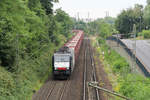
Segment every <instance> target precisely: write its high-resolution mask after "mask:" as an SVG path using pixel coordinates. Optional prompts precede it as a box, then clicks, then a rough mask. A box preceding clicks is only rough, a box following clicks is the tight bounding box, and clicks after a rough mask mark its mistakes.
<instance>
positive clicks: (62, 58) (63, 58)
mask: <svg viewBox="0 0 150 100" xmlns="http://www.w3.org/2000/svg"><path fill="white" fill-rule="evenodd" d="M69 58H70V57H69V56H68V55H59V56H58V55H56V56H55V57H54V59H55V62H69Z"/></svg>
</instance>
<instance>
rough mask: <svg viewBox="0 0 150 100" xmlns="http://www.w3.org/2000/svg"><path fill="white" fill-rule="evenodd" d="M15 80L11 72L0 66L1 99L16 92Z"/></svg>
mask: <svg viewBox="0 0 150 100" xmlns="http://www.w3.org/2000/svg"><path fill="white" fill-rule="evenodd" d="M14 88H15V82H14V79H13V77H12V74H11V73H10V72H7V71H6V70H5V69H4V68H2V67H1V66H0V100H3V99H2V98H4V97H9V96H12V95H13V94H14Z"/></svg>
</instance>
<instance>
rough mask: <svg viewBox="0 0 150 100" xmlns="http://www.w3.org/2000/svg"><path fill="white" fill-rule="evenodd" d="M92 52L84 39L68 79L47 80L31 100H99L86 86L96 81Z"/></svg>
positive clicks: (93, 91) (87, 41) (91, 89)
mask: <svg viewBox="0 0 150 100" xmlns="http://www.w3.org/2000/svg"><path fill="white" fill-rule="evenodd" d="M92 52H93V51H92V49H91V46H90V40H89V39H84V42H83V45H82V49H81V52H80V56H79V60H78V61H77V63H76V64H77V65H76V67H75V70H74V72H73V73H72V75H71V76H70V78H69V79H68V80H53V79H52V78H49V80H48V81H47V82H46V83H45V85H44V86H43V87H42V88H41V89H40V90H39V91H38V92H37V93H36V94H35V96H33V99H32V100H100V99H99V96H98V92H96V91H97V90H95V89H93V88H90V87H88V84H87V82H89V81H96V74H95V75H94V73H95V68H94V67H95V64H94V59H93V53H92ZM96 93H97V94H96Z"/></svg>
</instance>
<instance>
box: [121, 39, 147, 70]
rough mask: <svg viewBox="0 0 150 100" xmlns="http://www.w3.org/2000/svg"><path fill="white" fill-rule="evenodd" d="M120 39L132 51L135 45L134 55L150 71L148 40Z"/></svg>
mask: <svg viewBox="0 0 150 100" xmlns="http://www.w3.org/2000/svg"><path fill="white" fill-rule="evenodd" d="M121 41H122V42H124V44H126V46H127V47H128V48H129V49H131V50H132V51H134V50H135V47H136V57H137V58H138V59H139V60H140V61H141V62H142V63H143V64H144V66H145V67H146V69H147V70H148V71H149V72H150V40H136V42H135V40H129V39H122V40H121ZM135 45H136V46H135Z"/></svg>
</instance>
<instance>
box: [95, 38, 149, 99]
mask: <svg viewBox="0 0 150 100" xmlns="http://www.w3.org/2000/svg"><path fill="white" fill-rule="evenodd" d="M98 41H99V45H100V48H98V51H99V52H100V59H101V60H103V61H104V62H105V63H107V66H108V67H109V69H110V68H111V69H112V72H113V74H114V75H115V76H116V78H117V79H112V80H113V82H114V80H117V85H116V86H115V87H114V89H115V91H116V92H118V93H121V94H122V95H124V96H126V97H129V98H130V99H132V100H149V97H150V94H149V91H150V86H149V85H148V84H149V83H150V79H149V78H146V77H144V76H142V75H139V74H135V73H132V70H131V68H130V67H129V64H128V63H127V62H126V60H125V58H123V57H121V56H120V55H119V54H118V53H117V52H115V51H114V50H112V49H111V48H109V47H108V46H107V45H106V43H105V40H103V39H102V38H98ZM104 62H103V63H104ZM115 84H116V83H115ZM115 100H123V99H120V98H115Z"/></svg>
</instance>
